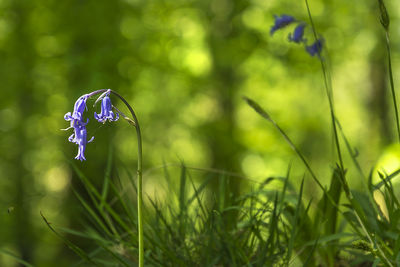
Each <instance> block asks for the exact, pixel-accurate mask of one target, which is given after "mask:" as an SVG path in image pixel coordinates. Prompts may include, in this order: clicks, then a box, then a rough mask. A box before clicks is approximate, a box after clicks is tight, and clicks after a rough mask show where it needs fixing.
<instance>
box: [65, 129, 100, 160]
mask: <svg viewBox="0 0 400 267" xmlns="http://www.w3.org/2000/svg"><path fill="white" fill-rule="evenodd" d="M93 139H94V137H92V138H91V139H90V140H89V141H87V132H86V123H85V124H82V125H76V126H75V127H74V133H73V134H72V135H71V136H70V137H69V138H68V141H70V142H72V143H75V144H77V145H78V146H79V148H78V154H77V155H76V157H75V159H77V160H80V161H84V160H86V158H85V149H86V144H87V143H90V142H92V141H93Z"/></svg>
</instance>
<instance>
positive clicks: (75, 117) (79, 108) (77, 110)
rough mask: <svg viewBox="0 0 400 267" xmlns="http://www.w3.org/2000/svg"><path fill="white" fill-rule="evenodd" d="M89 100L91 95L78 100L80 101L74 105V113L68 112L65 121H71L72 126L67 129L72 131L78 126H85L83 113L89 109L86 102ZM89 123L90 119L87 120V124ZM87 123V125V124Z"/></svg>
mask: <svg viewBox="0 0 400 267" xmlns="http://www.w3.org/2000/svg"><path fill="white" fill-rule="evenodd" d="M88 98H89V95H88V94H86V95H83V96H81V97H80V98H78V100H76V102H75V105H74V111H73V112H72V114H71V112H67V113H66V114H65V115H64V119H65V120H66V121H70V122H71V126H70V127H69V128H67V129H70V128H72V127H75V126H76V125H81V124H84V121H83V112H84V111H85V109H87V107H86V101H87V99H88ZM88 121H89V119H88V120H87V122H88ZM87 122H86V123H87Z"/></svg>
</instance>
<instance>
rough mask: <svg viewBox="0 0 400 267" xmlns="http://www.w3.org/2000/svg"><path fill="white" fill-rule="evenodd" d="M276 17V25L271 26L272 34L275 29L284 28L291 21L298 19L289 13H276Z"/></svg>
mask: <svg viewBox="0 0 400 267" xmlns="http://www.w3.org/2000/svg"><path fill="white" fill-rule="evenodd" d="M274 17H275V25H274V26H272V27H271V30H270V34H271V35H272V34H274V32H275V31H277V30H279V29H282V28H284V27H286V26H287V25H289V24H290V23H292V22H294V21H296V19H295V18H294V17H292V16H289V15H281V16H280V17H278V16H277V15H274Z"/></svg>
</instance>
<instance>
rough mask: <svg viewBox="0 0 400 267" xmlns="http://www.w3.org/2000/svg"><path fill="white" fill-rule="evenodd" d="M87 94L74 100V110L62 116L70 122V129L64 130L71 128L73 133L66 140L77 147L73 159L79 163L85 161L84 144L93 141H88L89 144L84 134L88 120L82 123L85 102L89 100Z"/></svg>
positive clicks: (85, 133)
mask: <svg viewBox="0 0 400 267" xmlns="http://www.w3.org/2000/svg"><path fill="white" fill-rule="evenodd" d="M89 96H90V95H89V94H85V95H83V96H81V97H79V98H78V100H76V102H75V105H74V110H73V112H72V114H71V112H68V113H66V114H65V115H64V119H65V120H66V121H70V122H71V124H70V127H68V128H67V129H64V130H68V129H71V128H73V129H74V133H73V134H72V135H71V136H70V137H69V138H68V140H69V141H70V142H72V143H75V144H77V145H78V146H79V148H78V155H77V156H76V157H75V159H78V160H80V161H83V160H86V158H85V154H84V153H85V148H86V144H87V143H89V142H91V141H93V138H94V137H93V138H91V139H90V140H89V142H88V141H87V140H86V139H87V132H86V124H88V122H89V119H87V120H86V122H84V121H83V112H84V111H85V110H86V109H87V107H86V101H87V100H88V98H89Z"/></svg>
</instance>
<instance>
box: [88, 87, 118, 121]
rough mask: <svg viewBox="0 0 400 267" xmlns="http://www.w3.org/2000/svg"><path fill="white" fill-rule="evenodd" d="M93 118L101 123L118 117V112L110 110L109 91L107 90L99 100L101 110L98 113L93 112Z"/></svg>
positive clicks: (115, 119)
mask: <svg viewBox="0 0 400 267" xmlns="http://www.w3.org/2000/svg"><path fill="white" fill-rule="evenodd" d="M94 118H95V119H96V120H97V121H98V122H101V123H105V122H106V121H107V120H108V121H110V122H111V121H117V120H118V119H119V115H118V113H114V112H113V111H112V104H111V99H110V91H107V92H106V94H105V95H104V96H103V99H102V101H101V112H100V114H97V113H96V112H95V113H94Z"/></svg>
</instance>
